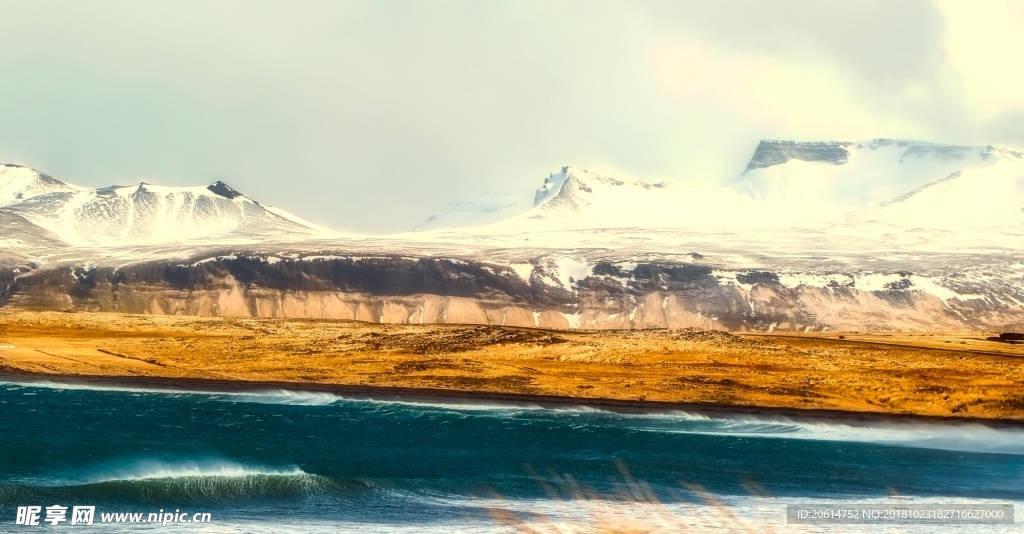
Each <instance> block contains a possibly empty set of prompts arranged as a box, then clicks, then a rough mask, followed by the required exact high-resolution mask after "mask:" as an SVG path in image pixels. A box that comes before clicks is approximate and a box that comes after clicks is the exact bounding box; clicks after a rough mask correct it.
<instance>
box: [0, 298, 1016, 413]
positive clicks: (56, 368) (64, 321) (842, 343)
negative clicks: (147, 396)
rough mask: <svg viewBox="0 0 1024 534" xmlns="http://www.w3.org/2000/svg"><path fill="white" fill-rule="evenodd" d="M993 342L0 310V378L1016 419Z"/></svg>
mask: <svg viewBox="0 0 1024 534" xmlns="http://www.w3.org/2000/svg"><path fill="white" fill-rule="evenodd" d="M993 334H994V333H970V334H956V333H934V334H900V333H855V332H848V333H831V332H830V333H824V334H823V333H814V334H810V333H808V334H776V333H773V334H727V333H724V332H716V331H697V330H682V331H667V330H644V331H636V330H634V331H553V330H534V329H524V328H505V327H494V326H458V325H381V324H372V323H361V322H352V321H332V320H310V319H250V318H225V317H171V316H142V315H120V314H107V313H62V312H33V311H16V310H2V311H0V371H5V372H6V373H8V374H19V373H30V374H35V375H38V374H44V375H45V374H49V375H62V376H67V375H75V376H84V377H89V376H105V377H161V378H165V379H182V378H189V379H204V378H205V379H222V380H232V381H240V382H242V383H244V382H248V381H278V382H293V383H296V384H297V385H299V384H337V385H347V386H371V387H382V388H387V387H399V388H428V389H432V390H434V389H436V390H449V393H451V390H455V391H462V392H467V393H466V394H467V395H470V396H471V395H472V393H474V392H491V393H504V394H525V395H554V396H562V397H573V398H585V399H607V400H615V401H661V402H671V403H687V404H690V403H696V404H707V405H717V406H735V407H760V408H785V409H824V410H840V411H847V412H875V413H885V414H916V415H930V416H947V417H949V416H952V417H971V418H986V419H1015V420H1024V388H1022V385H1024V345H1009V344H1004V343H998V342H994V341H986V340H985V338H986V337H988V336H990V335H993ZM840 337H842V339H840Z"/></svg>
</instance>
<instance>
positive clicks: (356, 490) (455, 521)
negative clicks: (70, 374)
mask: <svg viewBox="0 0 1024 534" xmlns="http://www.w3.org/2000/svg"><path fill="white" fill-rule="evenodd" d="M836 503H839V504H850V505H858V506H859V505H868V504H875V505H891V504H893V503H897V504H945V503H960V504H964V503H965V504H1013V505H1020V504H1024V430H1022V429H1019V428H992V427H988V426H982V425H977V424H956V425H954V424H942V423H896V422H876V423H872V424H857V425H849V424H841V423H838V422H834V421H833V422H825V421H818V422H814V421H812V420H792V419H787V418H784V417H772V416H756V417H755V416H750V415H734V416H732V415H728V414H717V415H710V416H709V415H701V414H697V413H686V412H666V413H642V414H641V413H615V412H609V411H601V410H596V409H593V408H582V407H581V408H573V407H569V406H566V407H563V408H545V407H540V406H532V405H528V404H523V405H514V404H486V403H479V404H445V403H443V402H442V403H438V402H396V401H388V400H387V399H380V400H366V399H348V398H342V397H339V396H336V395H333V394H328V393H314V392H294V391H253V392H225V393H217V392H190V391H171V390H159V389H153V390H146V389H134V388H130V387H125V388H119V387H90V386H86V385H69V384H60V383H39V382H33V383H17V382H5V383H0V531H4V532H7V531H10V532H34V531H51V530H52V531H75V532H135V531H161V532H164V531H166V532H605V531H637V532H682V531H689V532H701V531H715V532H791V531H802V532H849V531H855V532H875V531H886V532H946V531H949V527H941V526H900V527H895V526H893V527H881V526H877V525H794V524H787V523H786V506H787V505H788V504H805V505H812V506H813V505H818V504H836ZM53 505H59V506H64V507H68V510H69V515H68V520H70V510H71V509H72V508H73V507H74V506H85V507H89V506H91V507H95V517H94V524H93V525H92V526H91V527H89V526H85V525H81V524H79V525H74V526H72V525H70V524H68V522H69V521H68V522H62V523H59V524H58V525H57V526H51V525H50V524H48V523H46V522H45V521H41V522H40V526H23V525H18V524H16V523H17V522H18V521H17V520H18V509H19V507H26V506H40V507H41V509H42V511H41V519H45V518H46V508H47V507H49V506H53ZM1022 510H1024V508H1021V507H1020V506H1017V511H1018V513H1022V512H1021V511H1022ZM115 513H116V514H130V513H139V514H141V515H140V517H142V518H144V519H145V518H148V517H149V515H148V514H150V513H158V514H165V513H166V514H174V515H176V516H178V517H187V518H192V517H193V515H194V514H209V516H208V518H209V522H203V523H198V522H189V523H182V522H178V523H174V522H172V523H170V524H168V525H166V526H164V525H162V524H160V523H152V522H150V523H146V522H144V521H142V522H136V523H126V522H124V521H122V522H118V523H115V522H106V523H103V522H101V517H102V516H103V514H115ZM107 517H108V518H116V516H110V515H108V516H107ZM160 517H164V516H163V515H161V516H160ZM200 518H201V516H200ZM122 519H125V520H127V519H129V516H123V517H122ZM1019 523H1020V520H1018V524H1017V525H988V526H981V525H973V526H962V527H958V529H957V531H959V532H1012V531H1018V532H1019V531H1020V530H1019V529H1020V524H1019ZM1015 529H1016V530H1015Z"/></svg>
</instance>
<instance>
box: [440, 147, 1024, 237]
mask: <svg viewBox="0 0 1024 534" xmlns="http://www.w3.org/2000/svg"><path fill="white" fill-rule="evenodd" d="M1022 177H1024V154H1022V152H1021V151H1019V150H1014V149H1010V148H1005V147H998V146H957V145H942V144H937V143H927V142H921V141H905V140H890V139H873V140H870V141H862V142H848V141H817V142H798V141H762V142H761V143H760V144H759V145H758V147H757V149H756V150H755V151H754V154H753V156H752V157H751V159H750V161H749V162H748V164H747V166H746V170H745V171H744V172H743V173H742V175H740V176H739V177H737V178H736V179H734V180H732V181H729V182H726V183H724V184H722V185H699V184H683V183H674V182H658V183H649V182H645V181H642V180H623V179H617V178H614V177H609V176H603V175H599V174H597V173H592V172H589V171H586V170H583V169H578V168H574V167H563V168H562V169H561V171H560V172H557V173H553V174H551V175H549V176H548V177H547V178H546V179H545V180H544V183H543V185H542V186H541V187H540V188H539V189H538V190H537V191H536V193H535V195H534V198H533V206H532V207H528V206H527V204H526V200H525V199H523V198H520V199H518V200H515V199H505V202H504V203H503V204H499V203H496V202H493V201H490V199H488V201H481V202H473V201H464V202H459V203H454V204H452V205H450V206H449V207H448V208H446V209H445V211H443V212H441V213H439V214H438V215H435V216H434V217H432V218H431V219H432V221H433V222H438V221H443V222H444V223H445V224H429V225H425V228H439V227H448V228H453V227H459V226H464V227H472V226H479V225H480V224H478V223H483V224H484V225H486V227H485V228H481V230H487V231H489V232H492V233H493V232H499V233H500V232H509V233H516V232H526V231H531V230H532V231H545V232H550V231H553V230H558V229H569V228H576V229H582V228H604V229H621V228H652V229H654V228H656V229H671V228H676V229H682V230H704V231H714V230H723V229H728V230H730V231H736V232H744V231H761V230H765V229H769V228H774V229H779V230H781V229H785V228H802V229H814V230H820V229H824V228H828V227H830V226H833V225H835V224H838V223H842V224H844V225H857V224H860V225H866V226H865V228H864V230H865V232H866V233H865V235H874V234H875V233H876V232H877V229H876V228H868V226H871V225H872V224H874V223H885V224H896V225H901V226H903V227H912V228H920V229H936V230H958V229H959V228H961V227H962V222H960V221H958V218H959V216H960V214H964V215H966V214H968V213H970V214H971V215H970V218H971V220H972V221H973V222H972V223H971V224H972V225H973V224H974V223H984V224H985V225H986V226H988V227H995V226H998V225H1020V224H1021V223H1022V222H1024V220H1022V219H1021V217H1020V216H1019V215H1020V213H1019V212H1020V207H1021V204H1020V202H1021V194H1022V191H1024V185H1022V182H1021V179H1022ZM953 178H955V180H953V181H949V180H951V179H953ZM996 197H998V198H996ZM972 227H973V226H972ZM853 230H854V229H850V228H847V229H845V232H846V233H850V232H851V231H853ZM853 233H856V232H853Z"/></svg>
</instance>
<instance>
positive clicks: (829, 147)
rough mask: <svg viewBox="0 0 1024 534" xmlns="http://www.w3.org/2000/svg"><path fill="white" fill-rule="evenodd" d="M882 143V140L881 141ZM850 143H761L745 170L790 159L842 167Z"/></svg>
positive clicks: (780, 163)
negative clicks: (822, 162) (820, 162)
mask: <svg viewBox="0 0 1024 534" xmlns="http://www.w3.org/2000/svg"><path fill="white" fill-rule="evenodd" d="M881 141H884V140H881ZM853 144H854V143H851V142H836V141H815V142H807V143H802V142H798V141H761V142H760V143H759V144H758V145H757V149H756V150H754V156H753V157H751V158H750V162H749V163H748V164H747V170H748V171H749V170H753V169H763V168H766V167H771V166H773V165H782V164H783V163H786V162H787V161H789V160H791V159H798V160H802V161H824V162H828V163H834V164H836V165H842V164H843V163H846V160H847V158H849V156H850V151H849V150H847V147H850V146H853Z"/></svg>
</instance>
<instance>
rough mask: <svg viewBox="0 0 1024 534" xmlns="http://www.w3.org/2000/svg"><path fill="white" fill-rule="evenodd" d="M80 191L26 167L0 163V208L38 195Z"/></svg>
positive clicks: (79, 188) (75, 187)
mask: <svg viewBox="0 0 1024 534" xmlns="http://www.w3.org/2000/svg"><path fill="white" fill-rule="evenodd" d="M82 189H83V188H81V187H77V186H74V185H70V184H66V183H64V182H62V181H60V180H58V179H56V178H54V177H52V176H50V175H48V174H43V173H41V172H39V171H36V170H33V169H29V168H28V167H22V166H21V165H14V164H11V163H0V207H2V206H9V205H11V204H17V203H19V202H22V201H24V200H28V199H30V198H32V197H37V196H40V195H47V194H50V193H74V192H77V191H81V190H82Z"/></svg>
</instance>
